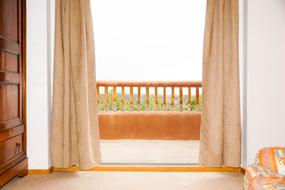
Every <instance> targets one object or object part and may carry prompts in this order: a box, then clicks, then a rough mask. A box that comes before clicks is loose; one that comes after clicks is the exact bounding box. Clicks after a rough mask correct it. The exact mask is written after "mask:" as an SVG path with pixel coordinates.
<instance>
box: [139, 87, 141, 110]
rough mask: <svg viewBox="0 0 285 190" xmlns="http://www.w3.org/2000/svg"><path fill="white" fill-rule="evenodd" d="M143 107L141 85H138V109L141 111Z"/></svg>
mask: <svg viewBox="0 0 285 190" xmlns="http://www.w3.org/2000/svg"><path fill="white" fill-rule="evenodd" d="M140 107H141V87H140V86H138V111H140Z"/></svg>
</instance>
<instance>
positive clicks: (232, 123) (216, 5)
mask: <svg viewBox="0 0 285 190" xmlns="http://www.w3.org/2000/svg"><path fill="white" fill-rule="evenodd" d="M238 35H239V18H238V0H208V2H207V13H206V25H205V36H204V50H203V51H204V52H203V92H202V93H203V94H202V95H203V101H202V121H201V135H200V164H201V165H204V166H207V167H221V166H229V167H240V164H241V127H240V87H239V60H238V56H239V55H238V52H239V47H238V42H239V40H238V37H239V36H238Z"/></svg>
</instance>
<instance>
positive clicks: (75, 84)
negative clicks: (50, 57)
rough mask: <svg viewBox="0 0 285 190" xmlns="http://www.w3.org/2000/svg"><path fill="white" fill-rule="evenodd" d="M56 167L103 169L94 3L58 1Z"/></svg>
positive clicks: (53, 135)
mask: <svg viewBox="0 0 285 190" xmlns="http://www.w3.org/2000/svg"><path fill="white" fill-rule="evenodd" d="M55 28H56V29H55V30H56V32H55V61H54V87H53V112H52V131H51V137H52V138H51V141H52V142H51V145H52V147H51V149H52V165H53V167H56V168H66V167H70V166H74V165H79V166H80V168H81V169H89V168H92V167H94V166H95V165H97V164H99V163H100V146H99V129H98V120H97V111H96V110H97V109H96V107H97V102H96V86H95V85H96V81H95V55H94V39H93V28H92V17H91V7H90V2H89V0H56V24H55Z"/></svg>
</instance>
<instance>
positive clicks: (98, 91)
mask: <svg viewBox="0 0 285 190" xmlns="http://www.w3.org/2000/svg"><path fill="white" fill-rule="evenodd" d="M96 93H97V108H96V109H97V111H99V105H100V104H99V99H100V90H99V86H98V85H96Z"/></svg>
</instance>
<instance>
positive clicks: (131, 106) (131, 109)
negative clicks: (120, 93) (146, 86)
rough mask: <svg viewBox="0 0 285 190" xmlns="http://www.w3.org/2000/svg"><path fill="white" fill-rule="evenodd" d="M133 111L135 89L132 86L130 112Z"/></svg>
mask: <svg viewBox="0 0 285 190" xmlns="http://www.w3.org/2000/svg"><path fill="white" fill-rule="evenodd" d="M132 111H133V87H132V86H130V112H132Z"/></svg>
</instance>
